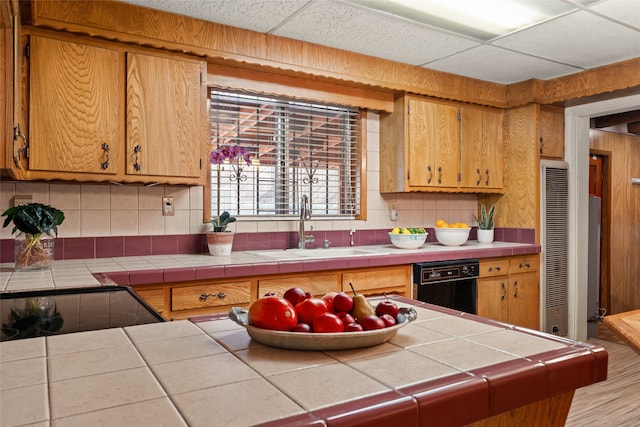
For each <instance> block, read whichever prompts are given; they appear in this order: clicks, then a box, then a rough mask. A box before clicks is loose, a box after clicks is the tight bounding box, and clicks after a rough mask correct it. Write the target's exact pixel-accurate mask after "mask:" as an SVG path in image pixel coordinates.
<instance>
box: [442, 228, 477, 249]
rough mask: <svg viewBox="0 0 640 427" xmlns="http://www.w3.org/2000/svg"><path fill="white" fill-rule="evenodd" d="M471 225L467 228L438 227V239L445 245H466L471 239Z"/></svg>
mask: <svg viewBox="0 0 640 427" xmlns="http://www.w3.org/2000/svg"><path fill="white" fill-rule="evenodd" d="M470 231H471V227H467V228H438V227H436V239H437V240H438V242H440V243H442V244H443V245H445V246H460V245H464V244H465V243H466V241H467V240H469V232H470Z"/></svg>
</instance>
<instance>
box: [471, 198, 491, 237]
mask: <svg viewBox="0 0 640 427" xmlns="http://www.w3.org/2000/svg"><path fill="white" fill-rule="evenodd" d="M495 208H496V205H495V204H494V205H491V208H490V209H489V212H488V213H487V208H486V207H485V205H484V203H483V204H482V206H481V208H480V219H478V218H476V217H475V216H474V217H473V218H474V219H475V220H476V222H477V223H478V243H492V242H493V238H494V230H493V226H494V224H493V216H494V214H495Z"/></svg>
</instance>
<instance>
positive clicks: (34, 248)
mask: <svg viewBox="0 0 640 427" xmlns="http://www.w3.org/2000/svg"><path fill="white" fill-rule="evenodd" d="M2 216H6V219H5V220H4V225H3V227H7V226H8V225H9V224H11V223H13V229H12V230H11V234H15V235H16V240H15V269H16V270H18V271H20V270H37V269H47V268H50V267H51V262H52V261H53V254H54V248H55V240H54V239H55V237H57V236H58V226H59V225H60V224H62V222H63V221H64V213H63V212H62V211H60V210H58V209H56V208H54V207H52V206H49V205H43V204H41V203H28V204H26V205H21V206H14V207H12V208H9V209H7V210H6V211H4V213H3V214H2Z"/></svg>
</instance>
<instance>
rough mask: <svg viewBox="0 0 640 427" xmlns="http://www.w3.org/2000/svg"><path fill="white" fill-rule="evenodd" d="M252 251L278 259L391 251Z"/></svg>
mask: <svg viewBox="0 0 640 427" xmlns="http://www.w3.org/2000/svg"><path fill="white" fill-rule="evenodd" d="M252 253H253V254H255V255H258V256H263V257H266V258H271V259H278V260H289V259H306V258H343V257H355V256H375V255H389V252H378V251H372V250H367V249H357V248H327V249H324V248H317V249H283V250H271V251H252Z"/></svg>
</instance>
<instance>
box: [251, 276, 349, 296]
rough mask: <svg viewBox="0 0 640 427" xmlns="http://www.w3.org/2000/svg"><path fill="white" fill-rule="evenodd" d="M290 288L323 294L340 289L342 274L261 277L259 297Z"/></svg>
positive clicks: (280, 292)
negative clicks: (275, 277)
mask: <svg viewBox="0 0 640 427" xmlns="http://www.w3.org/2000/svg"><path fill="white" fill-rule="evenodd" d="M289 288H300V289H302V290H303V291H305V292H310V293H311V294H312V295H314V296H319V297H321V296H323V295H324V294H326V293H329V292H338V291H339V290H340V275H339V274H337V273H329V274H315V275H313V276H300V277H281V278H277V279H259V280H258V295H257V298H260V297H262V296H264V294H266V293H267V292H275V293H277V294H278V295H284V293H285V292H286V291H287V289H289Z"/></svg>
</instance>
